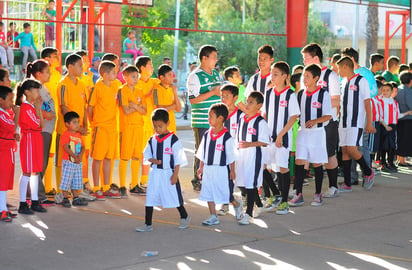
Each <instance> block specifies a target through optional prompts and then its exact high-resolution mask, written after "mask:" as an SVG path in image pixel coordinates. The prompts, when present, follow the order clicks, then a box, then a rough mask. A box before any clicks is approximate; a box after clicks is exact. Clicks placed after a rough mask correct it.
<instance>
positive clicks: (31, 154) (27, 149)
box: [20, 132, 43, 173]
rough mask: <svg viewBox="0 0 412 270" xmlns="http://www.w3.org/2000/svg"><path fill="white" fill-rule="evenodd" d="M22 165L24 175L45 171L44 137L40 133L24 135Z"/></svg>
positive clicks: (21, 149) (21, 152) (21, 151)
mask: <svg viewBox="0 0 412 270" xmlns="http://www.w3.org/2000/svg"><path fill="white" fill-rule="evenodd" d="M20 163H21V169H22V171H23V173H39V172H42V171H43V137H42V136H41V133H40V132H28V133H22V136H21V140H20Z"/></svg>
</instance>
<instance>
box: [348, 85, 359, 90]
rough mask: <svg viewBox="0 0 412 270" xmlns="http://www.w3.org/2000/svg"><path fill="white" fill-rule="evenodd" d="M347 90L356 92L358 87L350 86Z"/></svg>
mask: <svg viewBox="0 0 412 270" xmlns="http://www.w3.org/2000/svg"><path fill="white" fill-rule="evenodd" d="M349 90H351V91H358V87H357V86H356V85H351V86H349Z"/></svg>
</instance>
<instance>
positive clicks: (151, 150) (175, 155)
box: [143, 132, 187, 169]
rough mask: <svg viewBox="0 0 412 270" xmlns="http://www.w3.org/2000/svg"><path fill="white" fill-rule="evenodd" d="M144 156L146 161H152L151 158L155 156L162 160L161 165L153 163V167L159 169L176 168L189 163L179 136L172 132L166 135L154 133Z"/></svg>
mask: <svg viewBox="0 0 412 270" xmlns="http://www.w3.org/2000/svg"><path fill="white" fill-rule="evenodd" d="M143 157H144V161H145V163H146V164H147V163H150V162H149V159H151V158H155V159H157V160H161V161H162V163H161V164H159V165H156V164H151V167H152V168H157V169H174V168H175V166H177V165H180V166H184V165H186V164H187V158H186V155H185V152H184V150H183V146H182V144H181V142H180V141H179V139H178V138H177V136H176V135H175V134H173V132H170V133H169V134H167V135H166V136H164V137H159V136H158V135H153V136H152V137H150V139H149V142H148V143H147V145H146V147H145V149H144V152H143Z"/></svg>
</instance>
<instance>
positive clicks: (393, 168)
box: [388, 163, 398, 172]
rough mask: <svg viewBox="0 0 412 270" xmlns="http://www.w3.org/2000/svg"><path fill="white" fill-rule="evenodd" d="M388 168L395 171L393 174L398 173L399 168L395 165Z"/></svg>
mask: <svg viewBox="0 0 412 270" xmlns="http://www.w3.org/2000/svg"><path fill="white" fill-rule="evenodd" d="M388 167H389V168H390V169H391V170H392V171H393V172H398V167H396V165H395V164H393V163H392V164H389V165H388Z"/></svg>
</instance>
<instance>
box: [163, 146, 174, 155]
mask: <svg viewBox="0 0 412 270" xmlns="http://www.w3.org/2000/svg"><path fill="white" fill-rule="evenodd" d="M165 155H173V149H172V148H171V147H166V149H165Z"/></svg>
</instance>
